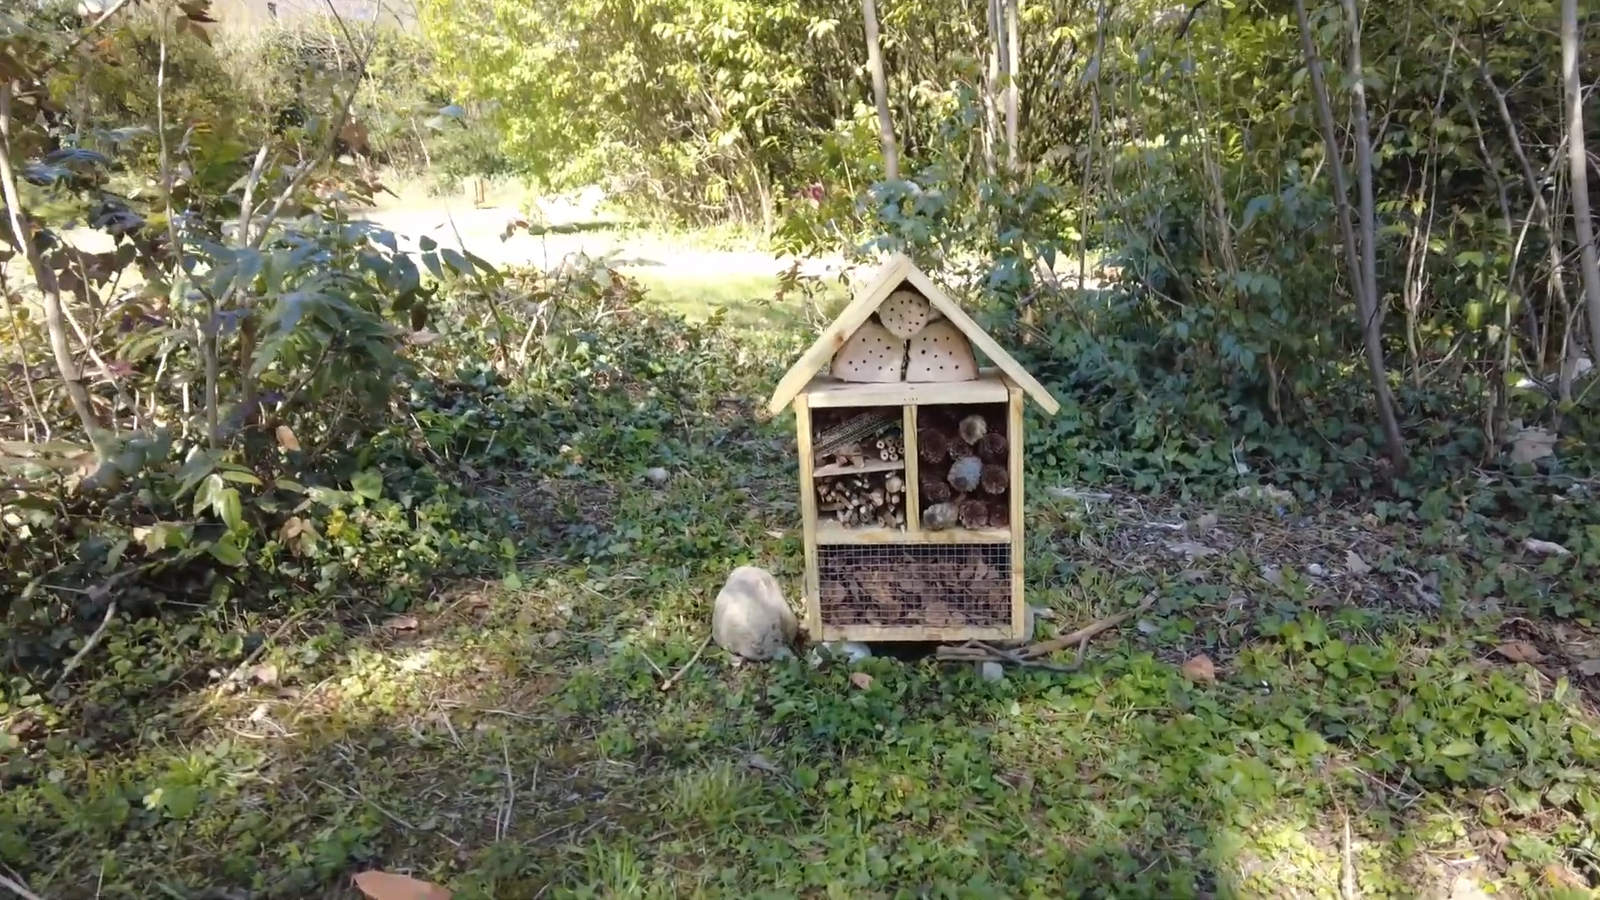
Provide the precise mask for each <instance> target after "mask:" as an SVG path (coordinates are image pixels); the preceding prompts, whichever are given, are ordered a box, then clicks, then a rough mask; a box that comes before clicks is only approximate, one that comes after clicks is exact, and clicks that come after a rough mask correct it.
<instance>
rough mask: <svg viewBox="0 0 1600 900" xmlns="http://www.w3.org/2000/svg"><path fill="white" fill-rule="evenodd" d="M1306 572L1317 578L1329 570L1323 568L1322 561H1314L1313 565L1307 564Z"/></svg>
mask: <svg viewBox="0 0 1600 900" xmlns="http://www.w3.org/2000/svg"><path fill="white" fill-rule="evenodd" d="M1306 572H1307V573H1308V574H1310V575H1312V576H1314V577H1316V578H1321V577H1322V576H1324V575H1326V574H1328V570H1327V569H1325V568H1323V565H1322V563H1312V564H1311V565H1309V566H1306Z"/></svg>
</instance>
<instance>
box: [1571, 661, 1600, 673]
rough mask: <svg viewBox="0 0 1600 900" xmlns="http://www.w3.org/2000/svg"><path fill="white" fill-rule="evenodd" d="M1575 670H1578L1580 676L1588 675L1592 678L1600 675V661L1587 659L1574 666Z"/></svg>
mask: <svg viewBox="0 0 1600 900" xmlns="http://www.w3.org/2000/svg"><path fill="white" fill-rule="evenodd" d="M1573 668H1574V669H1576V670H1578V674H1580V675H1588V676H1590V677H1593V676H1595V675H1600V659H1586V660H1584V661H1583V662H1581V663H1578V664H1577V665H1575V666H1573Z"/></svg>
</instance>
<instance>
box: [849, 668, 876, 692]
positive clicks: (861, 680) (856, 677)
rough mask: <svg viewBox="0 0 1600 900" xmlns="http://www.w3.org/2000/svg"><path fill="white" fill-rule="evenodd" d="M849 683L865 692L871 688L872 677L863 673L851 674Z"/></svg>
mask: <svg viewBox="0 0 1600 900" xmlns="http://www.w3.org/2000/svg"><path fill="white" fill-rule="evenodd" d="M850 683H851V684H853V685H855V686H856V687H858V688H860V689H862V690H863V691H865V690H868V689H870V688H871V687H872V676H871V675H868V674H867V673H865V672H851V673H850Z"/></svg>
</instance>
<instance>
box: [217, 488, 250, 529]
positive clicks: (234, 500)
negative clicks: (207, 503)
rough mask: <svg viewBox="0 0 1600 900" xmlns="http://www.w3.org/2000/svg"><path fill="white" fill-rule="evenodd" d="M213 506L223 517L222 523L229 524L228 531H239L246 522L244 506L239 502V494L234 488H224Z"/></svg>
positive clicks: (219, 492) (218, 493)
mask: <svg viewBox="0 0 1600 900" xmlns="http://www.w3.org/2000/svg"><path fill="white" fill-rule="evenodd" d="M211 505H212V506H213V507H214V508H215V509H216V510H217V514H218V515H220V516H222V521H223V522H225V523H227V525H228V530H229V531H233V530H235V529H237V528H238V527H239V526H240V525H241V524H242V523H243V521H244V506H243V504H242V503H240V501H239V492H238V491H237V490H235V489H234V488H224V489H223V490H221V491H218V492H217V495H216V497H214V498H213V499H212V503H211Z"/></svg>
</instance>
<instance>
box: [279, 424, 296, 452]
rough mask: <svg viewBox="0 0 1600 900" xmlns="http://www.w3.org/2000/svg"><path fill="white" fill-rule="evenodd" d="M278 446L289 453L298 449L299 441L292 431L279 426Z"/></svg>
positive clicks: (287, 427) (284, 426) (286, 427)
mask: <svg viewBox="0 0 1600 900" xmlns="http://www.w3.org/2000/svg"><path fill="white" fill-rule="evenodd" d="M277 435H278V446H279V447H282V448H283V449H285V450H288V451H289V452H290V453H293V452H295V451H296V450H299V449H300V439H299V438H297V437H295V436H294V429H293V428H290V427H289V426H287V425H279V426H278V430H277Z"/></svg>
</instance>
